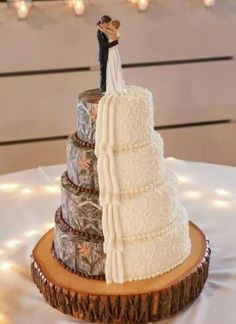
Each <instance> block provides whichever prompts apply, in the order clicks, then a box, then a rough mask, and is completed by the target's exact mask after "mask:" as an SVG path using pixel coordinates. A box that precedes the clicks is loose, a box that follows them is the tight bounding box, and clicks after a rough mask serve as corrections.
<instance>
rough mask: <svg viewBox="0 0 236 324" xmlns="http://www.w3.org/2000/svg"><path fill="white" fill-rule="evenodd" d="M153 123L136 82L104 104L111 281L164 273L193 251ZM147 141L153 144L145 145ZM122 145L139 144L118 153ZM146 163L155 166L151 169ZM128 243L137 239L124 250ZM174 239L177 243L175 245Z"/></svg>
mask: <svg viewBox="0 0 236 324" xmlns="http://www.w3.org/2000/svg"><path fill="white" fill-rule="evenodd" d="M108 121H109V122H108ZM108 125H109V127H108ZM153 126H154V123H153V103H152V96H151V93H150V92H149V91H148V90H147V89H143V88H140V87H134V86H131V87H130V88H129V91H128V95H125V96H123V95H121V96H114V97H112V96H107V97H103V98H102V99H101V100H100V102H99V106H98V115H97V124H96V133H95V155H96V156H97V157H98V178H99V190H100V192H99V198H100V205H101V206H102V229H103V233H104V246H103V249H104V252H105V253H106V254H107V256H106V265H105V274H106V281H107V283H110V282H112V281H114V282H120V283H122V282H123V281H125V280H136V279H142V278H147V277H149V276H152V275H158V274H160V273H162V272H163V271H168V269H171V268H173V267H174V266H176V265H177V264H179V262H181V261H183V259H184V258H186V257H187V255H188V254H189V253H190V246H191V244H190V239H189V236H188V235H189V234H188V218H187V217H186V216H187V214H186V213H185V212H184V207H183V206H182V205H181V204H180V202H179V201H178V197H177V190H176V179H175V177H174V176H173V173H172V172H170V171H169V170H168V171H167V170H166V168H165V165H164V160H163V143H162V145H159V143H160V141H158V140H157V139H158V137H157V136H156V133H155V131H154V128H153ZM154 134H155V135H154ZM145 141H147V142H150V141H151V142H152V144H151V145H150V144H149V145H146V146H145V145H144V146H139V144H140V143H143V142H145ZM156 143H158V145H156ZM116 145H123V146H124V147H125V146H126V147H128V146H129V145H134V146H133V147H134V149H133V150H131V151H130V152H128V150H127V151H126V150H124V151H122V153H120V152H119V153H116V152H115V149H114V148H115V146H116ZM147 156H148V157H149V159H146V157H147ZM145 164H149V165H150V170H151V172H150V173H149V169H148V170H147V168H146V169H145ZM166 174H167V178H166V177H165V176H166ZM114 184H115V185H114ZM181 206H182V207H181ZM181 208H182V212H181V213H180V212H179V210H180V209H181ZM179 213H180V215H181V216H180V219H179V220H178V219H177V214H179ZM139 216H140V219H139V218H138V217H139ZM165 238H166V240H165ZM144 241H145V244H144ZM125 242H126V243H127V242H129V243H130V242H135V243H134V244H131V245H128V246H127V248H124V244H125ZM155 242H156V243H155ZM163 242H165V243H163ZM170 242H171V244H173V242H175V243H174V244H173V245H174V247H172V246H170V245H169V244H170ZM165 244H166V246H165ZM160 246H161V249H162V251H160ZM157 247H158V248H157ZM166 247H167V249H166ZM128 251H130V253H129V252H128ZM131 254H132V257H131ZM155 258H157V260H158V262H159V263H158V264H156V262H153V260H155ZM140 260H142V261H141V262H142V264H143V268H142V267H141V268H140V266H139V264H140ZM148 260H149V261H148ZM180 260H181V261H180ZM148 262H149V263H150V264H148ZM134 268H135V269H134Z"/></svg>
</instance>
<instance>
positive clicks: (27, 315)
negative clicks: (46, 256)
mask: <svg viewBox="0 0 236 324" xmlns="http://www.w3.org/2000/svg"><path fill="white" fill-rule="evenodd" d="M165 162H166V165H167V166H168V167H169V168H170V169H172V171H173V172H174V173H175V174H176V175H177V177H178V181H179V184H178V189H179V198H180V200H181V201H182V203H183V204H184V205H185V207H186V209H187V211H188V213H189V218H190V220H191V221H193V222H194V223H196V224H197V225H198V226H199V227H200V228H201V229H202V230H203V231H204V232H205V234H206V236H207V238H208V239H209V240H210V245H211V249H212V254H211V264H210V272H209V278H208V281H207V283H206V284H205V288H204V290H203V292H202V293H201V295H200V296H199V298H198V299H197V300H196V301H195V302H194V303H192V304H191V306H189V307H187V308H185V310H183V311H182V312H180V313H179V314H177V315H176V316H175V317H173V318H171V319H169V320H165V321H162V322H161V323H164V324H172V323H174V324H221V323H222V324H231V323H236V307H235V301H236V168H235V167H230V166H223V165H216V164H207V163H199V162H192V161H185V160H179V159H175V158H171V157H169V158H166V159H165ZM65 170H66V165H65V164H60V165H53V166H47V167H41V166H40V167H38V168H35V169H30V170H25V171H20V172H15V173H10V174H6V175H2V176H0V206H1V212H0V221H1V228H0V323H15V324H26V323H34V324H38V323H42V322H43V323H45V324H54V323H58V324H59V323H60V324H62V323H78V321H76V320H75V319H73V318H70V317H68V316H65V315H63V314H62V313H60V312H59V311H57V310H54V309H53V308H52V307H51V306H50V305H48V304H47V303H46V302H45V301H44V299H43V297H42V296H41V294H40V293H39V291H38V290H37V288H36V286H35V284H34V283H33V282H32V280H31V275H30V254H31V251H32V249H33V247H34V245H35V244H36V242H37V241H38V239H39V238H40V237H41V236H42V235H43V233H45V232H46V231H47V230H48V229H50V228H51V227H53V226H54V214H55V211H56V209H57V207H58V206H59V205H60V203H61V195H60V176H61V174H62V173H63V172H64V171H65ZM81 323H83V322H81Z"/></svg>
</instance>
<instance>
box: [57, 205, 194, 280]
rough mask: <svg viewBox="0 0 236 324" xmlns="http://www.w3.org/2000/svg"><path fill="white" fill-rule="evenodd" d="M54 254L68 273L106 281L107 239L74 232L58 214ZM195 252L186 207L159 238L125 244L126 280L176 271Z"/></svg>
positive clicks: (59, 212) (180, 209)
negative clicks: (105, 241)
mask: <svg viewBox="0 0 236 324" xmlns="http://www.w3.org/2000/svg"><path fill="white" fill-rule="evenodd" d="M55 223H56V224H55V230H54V244H53V254H54V256H55V257H56V258H57V260H58V261H60V263H61V264H63V265H64V266H65V267H66V268H67V269H68V270H70V271H71V272H74V273H78V274H79V275H81V276H85V277H89V278H94V279H103V280H105V262H106V254H104V252H103V242H104V238H103V237H99V236H97V235H91V234H88V233H85V232H81V231H78V230H75V229H73V228H71V227H70V226H69V225H68V224H67V223H66V222H65V221H64V219H63V217H62V212H61V207H60V208H59V209H58V210H57V212H56V218H55ZM190 252H191V242H190V238H189V221H188V216H187V212H186V210H185V207H184V206H183V205H182V204H179V205H178V211H177V220H176V222H175V224H174V226H171V227H170V228H167V230H166V231H163V232H161V233H160V234H159V235H157V236H156V237H149V238H146V239H143V238H140V239H137V240H135V241H133V240H132V241H129V240H128V239H127V241H126V240H124V251H123V263H124V280H125V281H133V280H141V279H148V278H151V277H155V276H158V275H161V274H163V273H165V272H168V271H170V270H171V269H173V268H175V267H176V266H178V265H179V264H181V263H182V262H184V260H185V259H186V258H187V257H188V255H189V254H190Z"/></svg>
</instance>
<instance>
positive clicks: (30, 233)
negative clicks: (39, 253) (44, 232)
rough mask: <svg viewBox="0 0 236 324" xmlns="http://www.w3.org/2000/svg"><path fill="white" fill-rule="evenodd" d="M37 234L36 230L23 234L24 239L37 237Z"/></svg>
mask: <svg viewBox="0 0 236 324" xmlns="http://www.w3.org/2000/svg"><path fill="white" fill-rule="evenodd" d="M38 233H39V232H38V231H36V230H30V231H27V232H25V237H32V236H34V235H37V234H38Z"/></svg>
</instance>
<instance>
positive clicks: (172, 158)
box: [166, 156, 175, 161]
mask: <svg viewBox="0 0 236 324" xmlns="http://www.w3.org/2000/svg"><path fill="white" fill-rule="evenodd" d="M166 159H167V160H168V161H174V160H175V158H174V157H173V156H169V157H167V158H166Z"/></svg>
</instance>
